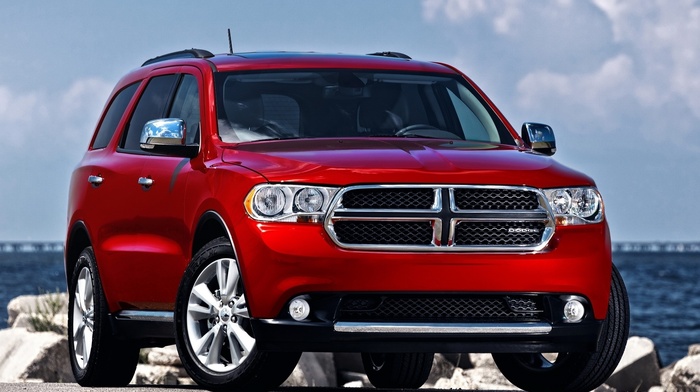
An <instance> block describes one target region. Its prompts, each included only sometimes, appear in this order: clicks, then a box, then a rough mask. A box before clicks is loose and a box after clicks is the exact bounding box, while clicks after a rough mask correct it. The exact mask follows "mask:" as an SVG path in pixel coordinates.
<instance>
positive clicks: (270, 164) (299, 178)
mask: <svg viewBox="0 0 700 392" xmlns="http://www.w3.org/2000/svg"><path fill="white" fill-rule="evenodd" d="M222 159H223V161H224V162H227V163H230V164H235V165H240V166H244V167H247V168H249V169H250V170H253V171H255V172H257V173H259V174H261V175H262V176H264V177H265V178H267V180H268V181H270V182H294V183H312V184H325V185H348V184H368V183H404V184H411V183H432V184H494V185H495V184H498V185H527V186H534V187H539V188H548V187H557V186H583V185H593V184H594V183H593V180H592V179H591V178H589V177H588V176H585V175H583V174H581V173H579V172H576V171H574V170H571V169H569V168H567V167H565V166H563V165H561V164H559V163H557V162H556V161H554V160H553V159H552V158H550V157H546V156H543V155H540V154H535V153H532V152H530V151H528V150H522V149H519V148H517V147H514V146H504V145H496V144H490V143H481V142H469V141H447V140H430V139H402V138H368V139H298V140H275V141H261V142H253V143H242V144H238V145H233V146H227V147H225V148H224V151H223V156H222Z"/></svg>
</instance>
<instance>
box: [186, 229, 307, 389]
mask: <svg viewBox="0 0 700 392" xmlns="http://www.w3.org/2000/svg"><path fill="white" fill-rule="evenodd" d="M175 331H176V335H175V339H176V343H177V349H178V352H179V354H180V358H181V359H182V362H183V365H184V367H185V369H186V370H187V373H188V374H189V375H190V377H192V379H193V380H194V381H196V382H197V384H199V385H201V386H203V387H205V388H208V389H212V390H222V389H232V388H245V389H266V388H274V387H277V386H279V385H280V384H281V383H282V382H284V380H286V379H287V377H288V376H289V375H290V374H291V372H292V370H294V366H295V365H296V363H297V361H298V360H299V356H300V355H301V353H298V352H295V353H271V352H260V351H258V349H257V347H256V341H255V337H254V336H253V332H252V329H251V327H250V315H249V313H248V305H247V303H246V297H245V292H244V288H243V281H242V279H241V275H240V272H239V268H238V263H237V261H236V258H235V254H234V252H233V247H232V246H231V244H230V243H229V241H228V239H226V238H224V237H221V238H218V239H216V240H214V241H212V242H210V243H208V244H207V245H205V246H204V247H203V248H202V249H201V250H200V251H199V252H198V253H197V254H196V255H195V257H194V258H193V259H192V262H191V263H190V265H189V266H188V268H187V270H186V271H185V274H184V276H183V278H182V282H181V284H180V288H179V291H178V295H177V302H176V308H175Z"/></svg>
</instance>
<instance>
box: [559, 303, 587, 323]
mask: <svg viewBox="0 0 700 392" xmlns="http://www.w3.org/2000/svg"><path fill="white" fill-rule="evenodd" d="M585 312H586V310H585V309H584V307H583V304H582V303H581V302H580V301H579V300H577V299H570V300H568V301H567V302H566V305H564V321H565V322H567V323H578V322H579V321H581V320H582V319H583V316H584V314H585Z"/></svg>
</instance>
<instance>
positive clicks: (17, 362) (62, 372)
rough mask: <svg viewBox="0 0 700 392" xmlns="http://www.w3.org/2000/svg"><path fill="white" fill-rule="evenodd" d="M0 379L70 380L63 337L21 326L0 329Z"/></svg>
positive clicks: (65, 340)
mask: <svg viewBox="0 0 700 392" xmlns="http://www.w3.org/2000/svg"><path fill="white" fill-rule="evenodd" d="M0 342H2V344H0V382H16V381H23V380H27V379H41V380H43V381H46V382H72V381H73V373H72V371H71V368H70V362H69V361H68V360H67V358H68V343H67V338H66V337H65V336H63V335H59V334H56V333H53V332H29V331H27V330H26V329H23V328H13V329H4V330H0Z"/></svg>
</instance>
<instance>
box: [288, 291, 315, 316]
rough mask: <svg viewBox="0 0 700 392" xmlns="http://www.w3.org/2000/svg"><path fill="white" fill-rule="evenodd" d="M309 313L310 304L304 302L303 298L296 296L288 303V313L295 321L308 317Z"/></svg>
mask: <svg viewBox="0 0 700 392" xmlns="http://www.w3.org/2000/svg"><path fill="white" fill-rule="evenodd" d="M310 313H311V306H309V303H308V302H306V300H305V299H304V298H301V297H297V298H294V299H293V300H292V302H290V303H289V314H290V315H291V316H292V318H293V319H294V320H296V321H301V320H304V319H305V318H307V317H309V314H310Z"/></svg>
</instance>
